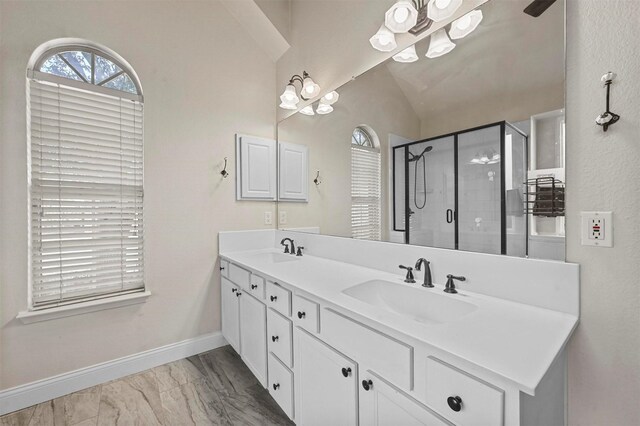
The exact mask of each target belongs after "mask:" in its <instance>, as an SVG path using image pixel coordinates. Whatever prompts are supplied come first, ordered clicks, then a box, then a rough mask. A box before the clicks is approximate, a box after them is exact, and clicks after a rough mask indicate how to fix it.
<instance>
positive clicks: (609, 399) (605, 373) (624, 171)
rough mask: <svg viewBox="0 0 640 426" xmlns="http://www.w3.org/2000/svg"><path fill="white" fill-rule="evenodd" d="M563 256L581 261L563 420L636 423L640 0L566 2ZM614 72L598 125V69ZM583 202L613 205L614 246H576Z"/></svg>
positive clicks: (639, 411)
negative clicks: (615, 117) (609, 120)
mask: <svg viewBox="0 0 640 426" xmlns="http://www.w3.org/2000/svg"><path fill="white" fill-rule="evenodd" d="M567 14H568V21H567V42H568V44H567V200H566V203H567V260H568V261H570V262H578V263H580V265H581V277H582V278H581V293H582V297H581V303H582V305H581V314H582V315H581V322H580V325H579V326H578V329H577V330H576V333H575V336H574V337H573V340H572V341H571V343H570V346H569V423H570V424H572V425H594V426H596V425H620V426H623V425H638V424H640V404H639V403H638V402H639V401H640V286H639V279H640V278H639V277H640V250H639V249H638V243H639V242H640V225H639V224H640V221H639V220H638V212H640V192H639V191H638V182H639V181H640V168H639V167H638V164H639V163H640V140H639V135H640V98H639V96H638V94H639V93H640V79H639V77H640V40H639V39H638V26H639V25H640V2H638V1H635V0H569V2H568V4H567ZM609 70H611V71H614V72H616V73H618V79H617V80H616V81H615V82H614V84H613V86H612V89H611V91H612V93H611V108H612V110H613V111H614V112H616V113H618V114H620V115H621V116H622V118H621V119H620V121H619V122H618V123H617V124H616V125H615V126H613V127H611V128H610V129H609V131H607V132H606V133H605V132H603V131H602V129H601V128H599V127H598V126H596V125H595V123H594V120H595V117H596V116H597V115H598V114H600V113H601V112H603V111H604V106H605V105H604V101H605V91H604V89H603V88H602V84H601V83H600V77H601V76H602V74H604V73H605V72H607V71H609ZM581 210H611V211H613V212H614V213H613V214H614V223H615V231H614V235H613V243H614V247H613V248H610V249H606V248H595V247H584V246H581V245H580V218H579V214H580V213H579V212H580V211H581Z"/></svg>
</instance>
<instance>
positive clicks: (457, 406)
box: [447, 396, 462, 412]
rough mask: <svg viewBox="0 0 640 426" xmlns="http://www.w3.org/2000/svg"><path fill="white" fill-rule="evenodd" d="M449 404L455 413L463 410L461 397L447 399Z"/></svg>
mask: <svg viewBox="0 0 640 426" xmlns="http://www.w3.org/2000/svg"><path fill="white" fill-rule="evenodd" d="M447 404H449V408H451V409H452V410H453V411H456V412H457V411H460V410H461V409H462V398H460V397H459V396H450V397H449V398H447Z"/></svg>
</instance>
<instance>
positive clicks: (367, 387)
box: [362, 380, 373, 391]
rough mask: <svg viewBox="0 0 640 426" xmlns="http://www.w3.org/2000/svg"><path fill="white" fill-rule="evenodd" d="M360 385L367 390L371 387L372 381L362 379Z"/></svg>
mask: <svg viewBox="0 0 640 426" xmlns="http://www.w3.org/2000/svg"><path fill="white" fill-rule="evenodd" d="M362 387H363V388H364V390H366V391H368V390H369V389H371V388H372V387H373V382H372V381H371V380H363V381H362Z"/></svg>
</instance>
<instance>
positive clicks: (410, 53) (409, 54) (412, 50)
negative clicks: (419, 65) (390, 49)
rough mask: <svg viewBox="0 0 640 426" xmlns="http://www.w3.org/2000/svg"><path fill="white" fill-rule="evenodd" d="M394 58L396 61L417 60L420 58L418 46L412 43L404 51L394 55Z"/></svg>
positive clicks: (407, 61)
mask: <svg viewBox="0 0 640 426" xmlns="http://www.w3.org/2000/svg"><path fill="white" fill-rule="evenodd" d="M393 60H394V61H396V62H403V63H409V62H415V61H417V60H418V54H417V53H416V46H415V45H412V46H409V47H407V48H406V49H404V50H403V51H402V52H400V53H397V54H395V55H393Z"/></svg>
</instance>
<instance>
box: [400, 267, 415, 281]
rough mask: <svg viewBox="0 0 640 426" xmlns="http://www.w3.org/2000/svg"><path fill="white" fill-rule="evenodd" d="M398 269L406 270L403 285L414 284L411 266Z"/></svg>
mask: <svg viewBox="0 0 640 426" xmlns="http://www.w3.org/2000/svg"><path fill="white" fill-rule="evenodd" d="M399 268H401V269H406V270H407V276H406V277H405V279H404V282H405V283H411V284H412V283H415V282H416V279H415V278H414V277H413V268H412V267H411V266H404V265H400V266H399Z"/></svg>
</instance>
